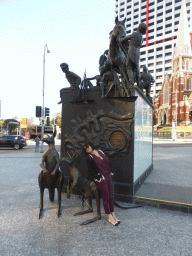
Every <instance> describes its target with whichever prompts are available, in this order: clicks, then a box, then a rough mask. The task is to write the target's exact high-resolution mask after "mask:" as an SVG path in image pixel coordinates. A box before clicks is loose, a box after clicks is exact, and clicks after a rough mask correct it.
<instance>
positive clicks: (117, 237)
mask: <svg viewBox="0 0 192 256" xmlns="http://www.w3.org/2000/svg"><path fill="white" fill-rule="evenodd" d="M161 150H162V151H161ZM164 150H165V149H164V148H162V149H160V148H157V149H156V148H154V169H155V173H158V171H157V170H160V169H159V164H161V161H160V158H161V157H162V156H164V153H165V152H164V153H163V151H164ZM182 150H183V153H182V157H185V152H186V149H185V148H183V149H182ZM190 150H191V149H190ZM169 152H172V155H171V156H172V157H173V160H171V158H168V159H167V160H166V159H165V160H166V161H165V162H166V163H167V164H168V165H169V163H170V165H174V164H175V163H176V165H177V161H176V160H177V158H176V157H175V158H174V155H175V154H176V155H177V152H178V149H177V150H176V148H175V150H172V148H169V150H168V149H167V151H166V153H167V154H168V153H169ZM187 152H188V153H190V152H191V151H189V148H187ZM41 156H42V154H41V153H36V154H35V153H22V152H21V153H20V154H13V153H10V154H9V153H8V152H6V154H4V153H3V154H0V177H1V179H0V192H1V194H0V195H1V196H0V206H1V207H0V236H1V239H0V255H3V256H19V255H21V256H25V255H26V256H28V255H42V256H43V255H46V256H49V255H50V256H60V255H67V256H68V255H70V256H76V255H80V256H81V255H82V256H92V255H93V256H96V255H102V256H105V255H106V256H108V255H111V256H113V255H114V256H118V255H119V256H123V255H134V256H156V255H161V256H168V255H170V256H174V255H175V256H176V255H183V256H188V255H191V251H192V242H191V241H192V232H191V230H192V214H186V213H182V212H177V211H169V210H163V209H156V208H152V207H147V206H144V207H142V208H136V209H131V210H122V209H119V208H115V211H116V215H117V217H118V218H119V219H120V220H121V223H120V224H119V225H118V226H117V227H115V226H112V225H111V224H109V223H108V222H107V218H106V216H105V214H104V210H103V208H102V219H101V220H100V221H97V222H95V223H92V224H89V225H87V226H81V225H80V224H81V222H82V221H84V220H86V219H89V218H92V217H93V216H94V215H95V214H96V206H95V203H94V205H93V207H94V212H93V213H91V214H88V215H84V216H76V217H74V216H73V214H74V213H75V212H77V211H79V210H80V209H81V202H80V201H79V199H78V198H77V196H76V195H72V198H71V199H70V200H69V199H67V198H66V195H65V194H62V209H61V210H62V213H61V217H60V218H57V217H56V202H57V198H55V201H54V203H53V204H51V203H50V202H49V200H48V191H47V190H45V194H44V212H43V216H42V218H41V219H40V220H38V219H37V213H38V205H39V188H38V182H37V177H38V173H39V171H40V166H39V163H40V160H41ZM158 159H159V160H158ZM184 159H185V158H184ZM188 160H189V159H188ZM158 161H160V162H158ZM183 164H184V165H183V166H185V167H186V168H185V169H187V170H188V171H189V170H190V168H189V166H190V165H188V164H187V163H186V164H185V163H183ZM170 165H169V167H170ZM175 168H176V166H175ZM162 169H163V170H168V168H167V167H166V165H165V166H164V168H162ZM174 170H175V169H174V166H172V171H174ZM182 170H183V169H182ZM184 171H185V170H184ZM178 173H179V167H178V170H177V172H176V174H178ZM184 174H186V175H188V176H187V178H186V182H188V185H190V184H191V181H190V180H191V177H190V174H187V171H186V172H185V173H184ZM155 175H156V174H155ZM161 175H162V174H160V176H158V179H161V180H163V179H164V178H163V176H161ZM173 176H174V175H173ZM181 176H182V175H181ZM189 178H190V179H189ZM148 179H151V181H153V182H155V177H154V175H153V172H152V174H151V175H150V176H149V177H148ZM168 179H169V176H168ZM175 180H176V181H177V179H176V178H175ZM165 181H166V180H165ZM170 181H171V177H170ZM170 181H168V182H170ZM183 182H184V180H181V183H182V184H183Z"/></svg>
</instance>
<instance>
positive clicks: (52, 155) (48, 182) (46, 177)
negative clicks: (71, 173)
mask: <svg viewBox="0 0 192 256" xmlns="http://www.w3.org/2000/svg"><path fill="white" fill-rule="evenodd" d="M55 136H56V130H55V131H54V133H53V135H52V136H51V137H47V138H44V139H43V142H45V143H47V144H48V145H49V148H48V149H47V150H46V151H45V152H44V154H43V156H42V161H41V163H40V166H41V168H42V169H43V170H42V171H41V172H40V173H39V176H38V181H39V188H40V205H39V215H38V218H40V217H41V214H42V211H43V194H44V189H45V188H47V189H48V190H49V200H50V201H51V202H53V200H54V195H55V188H57V192H58V200H57V217H59V215H60V208H61V189H62V186H63V183H64V177H63V174H62V172H61V171H60V170H59V166H60V159H59V154H58V152H57V150H56V149H55V141H54V139H55Z"/></svg>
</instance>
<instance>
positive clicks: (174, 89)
mask: <svg viewBox="0 0 192 256" xmlns="http://www.w3.org/2000/svg"><path fill="white" fill-rule="evenodd" d="M174 91H175V79H173V92H174Z"/></svg>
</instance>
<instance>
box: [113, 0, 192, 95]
mask: <svg viewBox="0 0 192 256" xmlns="http://www.w3.org/2000/svg"><path fill="white" fill-rule="evenodd" d="M182 1H183V2H184V3H185V4H186V12H187V20H188V27H189V31H190V36H191V47H192V0H115V16H117V15H118V17H119V19H120V20H124V19H126V21H125V26H126V32H127V34H131V33H133V32H134V31H136V30H137V27H138V25H139V23H141V22H144V23H146V25H147V26H148V30H147V32H146V34H145V35H144V36H143V38H144V42H143V46H142V48H141V56H140V67H141V72H142V71H143V68H142V67H143V66H147V67H148V70H149V72H150V73H151V74H152V76H153V77H154V79H155V81H156V82H155V83H154V84H153V85H152V87H151V96H153V95H156V93H157V92H159V91H160V89H161V87H162V82H163V81H164V77H165V75H166V74H168V75H169V74H171V73H172V55H173V53H174V49H175V45H176V39H177V31H178V24H179V18H180V11H181V5H182Z"/></svg>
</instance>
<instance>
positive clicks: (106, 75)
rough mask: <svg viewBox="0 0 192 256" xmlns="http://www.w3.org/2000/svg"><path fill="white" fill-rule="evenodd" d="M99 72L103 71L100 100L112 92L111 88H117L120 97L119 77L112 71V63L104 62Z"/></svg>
mask: <svg viewBox="0 0 192 256" xmlns="http://www.w3.org/2000/svg"><path fill="white" fill-rule="evenodd" d="M101 70H105V72H103V76H102V78H101V81H100V86H101V92H102V95H101V98H104V97H107V96H108V94H109V92H110V91H111V90H112V88H113V87H115V86H117V88H118V90H119V94H120V96H123V95H122V89H121V85H120V81H119V77H118V75H117V73H116V71H115V70H114V69H112V62H111V61H110V60H106V61H105V63H104V66H102V67H101ZM107 86H109V88H108V91H107V92H106V93H105V92H104V91H105V87H107Z"/></svg>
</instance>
